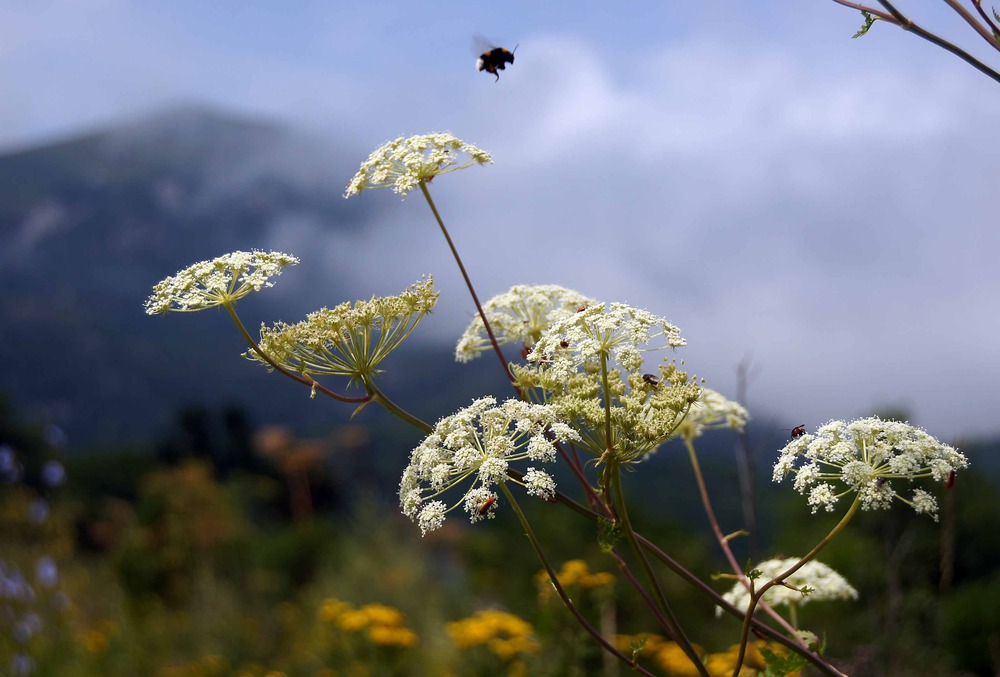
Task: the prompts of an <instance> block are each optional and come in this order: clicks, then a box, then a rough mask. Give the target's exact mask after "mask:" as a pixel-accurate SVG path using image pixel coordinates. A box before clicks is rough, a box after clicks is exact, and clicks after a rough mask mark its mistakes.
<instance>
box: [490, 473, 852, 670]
mask: <svg viewBox="0 0 1000 677" xmlns="http://www.w3.org/2000/svg"><path fill="white" fill-rule="evenodd" d="M507 474H509V475H510V476H511V477H513V478H514V479H515V480H516V481H518V482H519V483H520V482H522V480H523V478H524V475H523V474H522V473H521V472H519V471H518V470H515V469H514V468H508V469H507ZM555 500H556V501H558V502H559V503H562V504H563V505H565V506H566V507H567V508H569V509H570V510H572V511H574V512H576V513H577V514H579V515H580V516H581V517H585V518H587V519H589V520H591V521H594V522H596V521H597V520H599V519H600V517H599V515H598V514H597V513H596V512H595V511H594V510H593V509H590V508H588V507H587V506H585V505H582V504H581V503H578V502H577V501H574V500H573V499H572V498H570V497H569V496H566V495H565V494H563V493H562V492H560V491H556V495H555ZM635 538H636V541H637V542H638V543H639V545H641V546H642V547H643V548H644V549H645V550H647V551H648V552H649V553H650V554H651V555H652V556H653V557H655V558H657V559H658V560H660V561H661V562H662V563H663V564H665V565H666V566H667V567H668V568H669V569H670V570H671V571H673V572H674V573H675V574H677V575H678V576H679V577H680V578H681V579H682V580H684V581H685V582H687V583H688V584H689V585H690V586H691V587H693V588H695V589H696V590H698V591H699V592H701V593H702V594H704V595H705V596H706V597H708V598H710V599H711V600H712V602H713V603H714V604H715V605H716V606H718V607H719V608H721V609H722V610H723V611H724V612H726V613H727V614H729V615H730V616H733V617H735V618H739V619H741V620H742V619H743V610H742V609H737V608H736V607H735V606H733V605H732V604H730V603H729V602H727V601H726V600H725V599H723V598H722V596H721V595H719V593H717V592H716V591H715V590H713V589H712V588H711V587H710V586H708V585H707V584H706V583H705V582H704V581H702V580H701V579H700V578H698V577H697V576H695V575H694V574H693V573H691V572H690V571H688V570H687V569H686V568H685V567H684V566H683V565H682V564H681V563H680V562H678V561H677V560H675V559H673V558H672V557H671V556H670V555H668V554H667V553H665V552H663V550H661V549H660V548H658V547H657V546H656V545H655V544H654V543H652V542H651V541H650V540H649V539H647V538H646V537H645V536H643V535H642V534H640V533H639V532H635ZM616 557H617V554H616ZM626 576H627V577H629V579H630V581H631V580H633V579H634V577H632V576H630V575H629V574H628V573H627V574H626ZM636 589H637V590H638V589H639V588H638V587H637V588H636ZM640 594H642V595H643V597H644V598H645V597H646V595H644V594H643V593H642V592H640ZM753 629H754V631H755V632H757V633H760V634H761V635H763V636H765V637H767V638H768V639H770V640H771V641H773V642H777V643H778V644H781V645H783V646H785V647H787V648H788V649H789V650H790V651H794V652H796V653H798V654H799V655H801V656H803V657H804V658H805V659H806V660H808V661H809V662H810V663H812V664H813V665H815V666H816V667H817V668H818V669H819V670H820V671H822V672H823V673H825V674H828V675H833V676H834V677H846V675H844V674H843V673H841V672H840V671H839V670H837V669H836V668H834V667H833V666H832V665H830V664H829V663H828V662H827V661H826V660H825V659H824V658H823V657H822V656H820V655H819V654H817V653H816V652H814V651H809V650H807V649H805V648H803V647H802V646H801V645H799V644H796V643H795V642H794V641H792V640H791V639H789V638H787V637H786V636H785V635H783V634H781V633H780V632H778V631H777V630H774V629H773V628H771V627H770V626H768V625H765V624H764V623H762V622H761V621H758V620H756V619H754V621H753Z"/></svg>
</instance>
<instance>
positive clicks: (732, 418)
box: [677, 387, 750, 439]
mask: <svg viewBox="0 0 1000 677" xmlns="http://www.w3.org/2000/svg"><path fill="white" fill-rule="evenodd" d="M749 419H750V414H749V413H747V410H746V409H745V408H744V407H743V405H741V404H739V403H738V402H733V401H732V400H729V399H726V398H725V397H723V396H722V395H720V394H719V393H717V392H715V391H714V390H712V389H710V388H704V387H703V388H702V389H701V396H700V397H699V398H698V401H697V402H695V403H694V404H692V405H691V408H690V409H688V412H687V416H685V417H684V420H683V421H681V424H680V426H679V427H678V429H677V431H678V433H680V434H681V435H682V436H684V437H686V438H688V439H694V438H695V437H698V436H699V435H701V433H702V432H704V431H705V430H712V429H715V428H734V429H736V430H743V426H745V425H746V422H747V421H748V420H749Z"/></svg>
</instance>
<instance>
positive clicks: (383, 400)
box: [364, 377, 434, 435]
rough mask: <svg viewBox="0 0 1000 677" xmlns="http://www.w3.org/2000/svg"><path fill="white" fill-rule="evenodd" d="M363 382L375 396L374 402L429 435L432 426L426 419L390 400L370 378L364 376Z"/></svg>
mask: <svg viewBox="0 0 1000 677" xmlns="http://www.w3.org/2000/svg"><path fill="white" fill-rule="evenodd" d="M364 384H365V389H366V390H367V391H368V392H369V393H371V394H372V395H373V396H374V397H375V401H376V402H378V403H379V404H381V405H382V406H383V407H385V409H386V411H388V412H389V413H391V414H393V415H395V416H396V417H397V418H399V419H402V420H403V421H405V422H406V423H409V424H410V425H412V426H413V427H414V428H416V429H417V430H419V431H420V432H422V433H424V434H426V435H430V434H431V432H433V431H434V426H432V425H431V424H429V423H427V422H426V421H423V420H421V419H419V418H417V417H416V416H414V415H413V414H411V413H410V412H408V411H406V410H405V409H403V408H402V407H400V406H399V405H397V404H396V403H395V402H393V401H392V400H390V399H389V397H388V396H387V395H386V394H385V393H383V392H382V391H381V390H380V389H379V388H378V386H376V385H375V382H374V381H373V380H372V379H371V378H368V377H366V378H365V379H364Z"/></svg>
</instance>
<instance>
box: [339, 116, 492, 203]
mask: <svg viewBox="0 0 1000 677" xmlns="http://www.w3.org/2000/svg"><path fill="white" fill-rule="evenodd" d="M463 155H464V156H465V159H464V160H463V161H462V162H459V160H460V159H461V156H463ZM475 164H478V165H483V164H493V158H492V157H490V154H489V153H487V152H486V151H484V150H480V149H479V148H476V147H475V146H473V145H471V144H468V143H465V142H464V141H462V140H460V139H457V138H455V137H454V136H452V135H451V134H449V133H448V132H440V133H434V134H421V135H419V136H411V137H409V138H405V139H404V138H403V137H399V138H397V139H395V140H393V141H389V142H387V143H385V144H383V145H382V146H380V147H379V148H378V149H376V150H375V151H374V152H373V153H372V154H371V155H369V156H368V159H367V160H365V161H364V162H363V163H361V169H359V170H358V173H357V174H355V175H354V178H353V179H351V182H350V184H348V186H347V192H346V193H344V197H350V196H352V195H357V194H358V193H360V192H361V191H362V190H367V189H370V188H384V187H392V190H393V192H395V193H398V194H399V195H402V196H403V197H404V198H405V197H406V194H407V193H408V192H409V191H411V190H413V189H414V188H416V187H417V186H418V185H419V184H420V183H421V182H424V183H426V182H427V181H430V180H431V179H433V178H434V177H435V176H438V175H440V174H448V173H450V172H455V171H458V170H459V169H465V168H466V167H471V166H472V165H475Z"/></svg>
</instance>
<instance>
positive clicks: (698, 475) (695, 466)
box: [684, 437, 808, 649]
mask: <svg viewBox="0 0 1000 677" xmlns="http://www.w3.org/2000/svg"><path fill="white" fill-rule="evenodd" d="M684 444H685V445H686V446H687V451H688V458H689V459H690V460H691V468H692V470H694V478H695V482H697V484H698V492H699V493H700V494H701V504H702V506H703V507H704V509H705V515H707V516H708V521H709V523H710V524H711V525H712V532H713V533H714V534H715V540H717V541H718V542H719V547H721V548H722V553H723V555H725V557H726V561H727V562H729V568H730V569H732V570H733V573H734V574H735V575H736V577H737V579H738V580H739V581H740V583H742V584H743V586H744V587H745V588H746V589H747V590H750V581H748V580H747V577H746V575H745V574H744V573H743V569H742V568H741V567H740V565H739V563H738V562H737V561H736V556H735V555H733V550H732V548H730V547H729V539H728V538H726V535H725V534H723V533H722V528H721V527H720V526H719V520H718V519H717V518H716V517H715V510H714V509H713V508H712V499H711V498H710V497H709V494H708V487H707V486H706V485H705V476H704V475H703V474H702V472H701V464H700V463H699V462H698V454H697V453H696V452H695V450H694V443H693V442H692V441H691V440H690V439H689V438H688V437H685V438H684ZM760 607H761V608H762V609H764V611H765V612H766V613H767V614H768V615H769V616H771V617H772V618H773V619H774V620H775V621H777V623H778V625H780V626H781V627H783V628H784V629H785V630H786V631H787V632H788V634H789V635H790V636H791V637H794V638H795V640H796V641H798V642H799V643H800V644H801V645H802V648H804V649H808V647H807V646H806V644H805V643H804V642H803V641H802V640H801V639H800V638H799V636H798V635H796V634H795V628H794V627H792V625H790V624H789V623H788V621H786V620H785V619H784V617H782V615H781V614H779V613H778V612H777V611H775V610H774V609H772V608H771V606H770V605H768V604H766V603H764V602H761V603H760Z"/></svg>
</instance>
